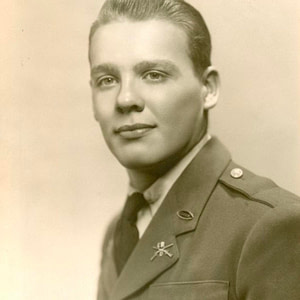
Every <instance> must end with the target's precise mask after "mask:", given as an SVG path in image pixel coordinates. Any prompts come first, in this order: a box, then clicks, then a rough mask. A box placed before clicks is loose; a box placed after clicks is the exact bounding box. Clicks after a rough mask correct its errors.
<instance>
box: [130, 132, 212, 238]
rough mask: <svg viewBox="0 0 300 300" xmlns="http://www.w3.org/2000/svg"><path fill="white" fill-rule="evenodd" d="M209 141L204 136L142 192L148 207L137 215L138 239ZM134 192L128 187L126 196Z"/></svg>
mask: <svg viewBox="0 0 300 300" xmlns="http://www.w3.org/2000/svg"><path fill="white" fill-rule="evenodd" d="M210 139H211V136H210V135H209V134H206V135H205V136H204V137H203V138H202V139H201V141H200V142H199V143H198V144H196V145H195V146H194V147H193V148H192V149H191V150H190V151H189V152H188V153H187V154H186V155H185V156H184V157H183V158H182V159H181V160H180V161H179V162H178V163H177V164H176V165H175V166H174V167H173V168H172V169H171V170H169V171H168V172H167V173H166V174H164V175H163V176H162V177H160V178H158V179H157V180H156V181H155V182H154V183H153V184H152V185H151V186H150V187H149V188H148V189H146V190H145V191H144V192H143V195H144V197H145V199H146V200H147V201H148V203H149V206H148V207H146V208H144V209H142V210H141V211H140V212H139V213H138V220H137V223H136V226H137V228H138V231H139V236H140V237H141V236H142V235H143V234H144V232H145V231H146V229H147V227H148V225H149V223H150V222H151V220H152V218H153V216H154V215H155V213H156V212H157V210H158V208H159V207H160V205H161V204H162V202H163V200H164V198H165V197H166V195H167V193H168V192H169V190H170V189H171V187H172V186H173V184H174V183H175V181H176V180H177V179H178V177H179V176H180V175H181V173H182V172H183V171H184V170H185V168H186V167H187V166H188V165H189V163H190V162H191V161H192V160H193V159H194V158H195V156H196V155H197V153H198V152H199V151H200V150H201V149H202V148H203V146H204V145H205V144H206V143H207V142H208V141H209V140H210ZM135 192H137V190H136V189H134V188H133V187H132V186H129V188H128V195H132V194H133V193H135Z"/></svg>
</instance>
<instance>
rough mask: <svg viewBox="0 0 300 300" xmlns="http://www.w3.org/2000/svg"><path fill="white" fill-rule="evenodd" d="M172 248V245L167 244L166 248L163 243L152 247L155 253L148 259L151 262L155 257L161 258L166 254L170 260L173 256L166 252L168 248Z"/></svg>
mask: <svg viewBox="0 0 300 300" xmlns="http://www.w3.org/2000/svg"><path fill="white" fill-rule="evenodd" d="M172 246H173V244H169V245H167V246H166V243H165V242H160V243H157V246H156V247H153V249H154V250H156V251H155V253H154V255H153V256H152V257H151V258H150V260H151V261H153V260H154V259H155V258H156V257H157V256H163V255H164V254H166V255H167V256H169V257H170V258H171V257H173V254H172V253H170V252H169V251H168V250H167V249H168V248H170V247H172Z"/></svg>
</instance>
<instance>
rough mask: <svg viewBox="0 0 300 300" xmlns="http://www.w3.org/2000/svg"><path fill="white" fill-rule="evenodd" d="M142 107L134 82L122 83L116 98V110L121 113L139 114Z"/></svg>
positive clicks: (142, 102)
mask: <svg viewBox="0 0 300 300" xmlns="http://www.w3.org/2000/svg"><path fill="white" fill-rule="evenodd" d="M144 107H145V103H144V101H143V99H142V97H141V96H140V94H139V91H138V89H137V87H136V86H135V84H134V82H133V81H131V80H127V81H126V82H122V83H121V85H120V91H119V93H118V96H117V110H118V111H119V112H121V113H129V112H133V111H135V112H141V111H143V110H144Z"/></svg>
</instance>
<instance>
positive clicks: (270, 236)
mask: <svg viewBox="0 0 300 300" xmlns="http://www.w3.org/2000/svg"><path fill="white" fill-rule="evenodd" d="M219 183H220V185H221V189H222V190H223V194H225V193H226V194H229V196H228V197H224V198H225V199H227V201H231V200H230V199H234V201H235V204H236V205H237V206H240V207H243V208H244V209H243V210H242V209H241V210H239V212H240V214H241V216H242V218H243V219H246V218H250V219H251V220H252V221H251V225H250V226H249V228H248V231H247V234H246V237H245V240H244V243H243V247H242V249H241V253H240V256H239V263H238V268H237V273H236V281H237V282H236V293H237V295H238V297H240V298H242V299H244V298H246V299H248V298H249V299H250V298H251V299H272V300H273V299H276V300H277V299H299V297H300V286H299V284H298V280H299V279H298V278H299V276H300V234H299V228H300V200H299V197H297V196H296V195H294V194H292V193H290V192H288V191H286V190H284V189H282V188H280V187H278V186H277V185H276V184H275V183H274V182H273V181H272V180H270V179H267V178H264V177H260V176H257V175H255V174H254V173H252V172H250V171H248V170H247V169H245V168H243V167H241V166H239V165H237V164H235V163H233V162H231V163H230V164H229V165H228V167H227V168H226V170H225V171H224V173H223V174H222V176H221V177H220V179H219ZM232 201H233V200H232ZM245 204H246V206H245ZM246 207H247V209H249V208H250V207H251V209H249V211H248V215H247V213H246V211H247V209H245V208H246ZM249 214H250V216H249ZM248 225H249V224H248ZM246 295H247V296H246ZM247 297H248V298H247Z"/></svg>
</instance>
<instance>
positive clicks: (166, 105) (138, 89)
mask: <svg viewBox="0 0 300 300" xmlns="http://www.w3.org/2000/svg"><path fill="white" fill-rule="evenodd" d="M151 3H152V4H151ZM124 7H126V9H125V8H124ZM150 7H152V10H150V12H151V14H150V12H149V11H148V9H149V8H150ZM161 7H164V12H165V11H166V10H167V9H168V12H169V14H170V12H173V13H172V14H171V16H172V18H173V19H174V20H175V19H176V20H177V21H179V20H180V21H181V23H184V22H185V27H183V26H179V25H178V22H175V21H174V20H173V19H172V20H171V19H169V18H166V17H162V13H161ZM175 7H176V8H177V9H176V10H175ZM179 8H180V9H179ZM181 9H182V10H183V11H182V10H181ZM188 10H190V12H192V19H193V18H194V19H193V21H195V19H196V15H197V17H199V16H200V15H199V14H198V13H196V12H195V10H194V9H193V8H191V7H190V6H189V5H187V4H186V3H184V2H182V1H178V0H174V1H172V0H151V1H150V0H149V1H144V0H143V1H141V0H131V1H129V0H123V1H122V0H108V1H106V3H105V4H104V7H103V8H102V10H101V12H100V14H99V18H98V21H96V23H94V25H93V27H92V30H91V34H90V51H89V55H90V64H91V86H92V93H93V104H94V113H95V117H96V120H97V121H98V122H99V124H100V126H101V129H102V132H103V135H104V138H105V140H106V142H107V144H108V146H109V148H110V150H111V151H112V152H113V154H114V155H115V156H116V157H117V159H118V160H119V161H120V162H121V164H122V165H124V166H125V167H126V168H127V169H129V170H140V171H143V172H152V173H159V172H160V173H162V172H164V171H166V170H168V169H169V168H170V167H171V166H172V165H174V164H175V163H176V162H177V161H178V160H179V159H181V158H182V157H183V156H184V155H185V154H186V153H187V152H188V151H189V150H190V149H191V148H192V147H193V146H194V145H195V144H197V142H199V140H200V139H201V137H202V136H203V135H204V134H205V132H206V129H207V112H208V110H209V109H210V108H212V107H213V106H214V105H215V104H216V101H217V98H218V74H217V72H216V71H215V69H214V68H213V67H211V66H210V42H209V43H208V44H209V46H208V44H207V39H208V41H209V34H208V31H207V29H206V26H205V24H204V22H203V19H202V18H201V16H200V19H199V20H201V22H200V23H201V24H204V27H203V28H205V30H203V29H202V32H205V34H204V35H205V36H206V37H204V35H203V34H202V33H201V36H200V33H199V32H198V36H197V39H198V45H200V42H201V44H203V47H204V53H205V54H201V55H200V54H199V53H200V52H201V49H197V52H198V54H197V55H196V54H193V52H192V50H191V44H192V43H191V37H190V34H188V33H187V29H186V27H188V26H187V24H190V23H192V22H191V20H190V19H188V18H189V17H188V15H187V11H188ZM138 12H140V13H138ZM154 12H156V14H155V13H154ZM183 13H185V14H183ZM149 14H150V15H149ZM132 15H134V16H135V18H134V17H133V16H132ZM145 15H147V17H145ZM183 15H184V16H185V18H186V19H184V17H183ZM179 16H180V18H179ZM198 27H201V26H200V25H199V26H198ZM193 32H194V31H193ZM205 40H206V42H205ZM193 47H194V46H193ZM199 47H200V46H199ZM194 50H196V49H194ZM201 53H202V52H201Z"/></svg>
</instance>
